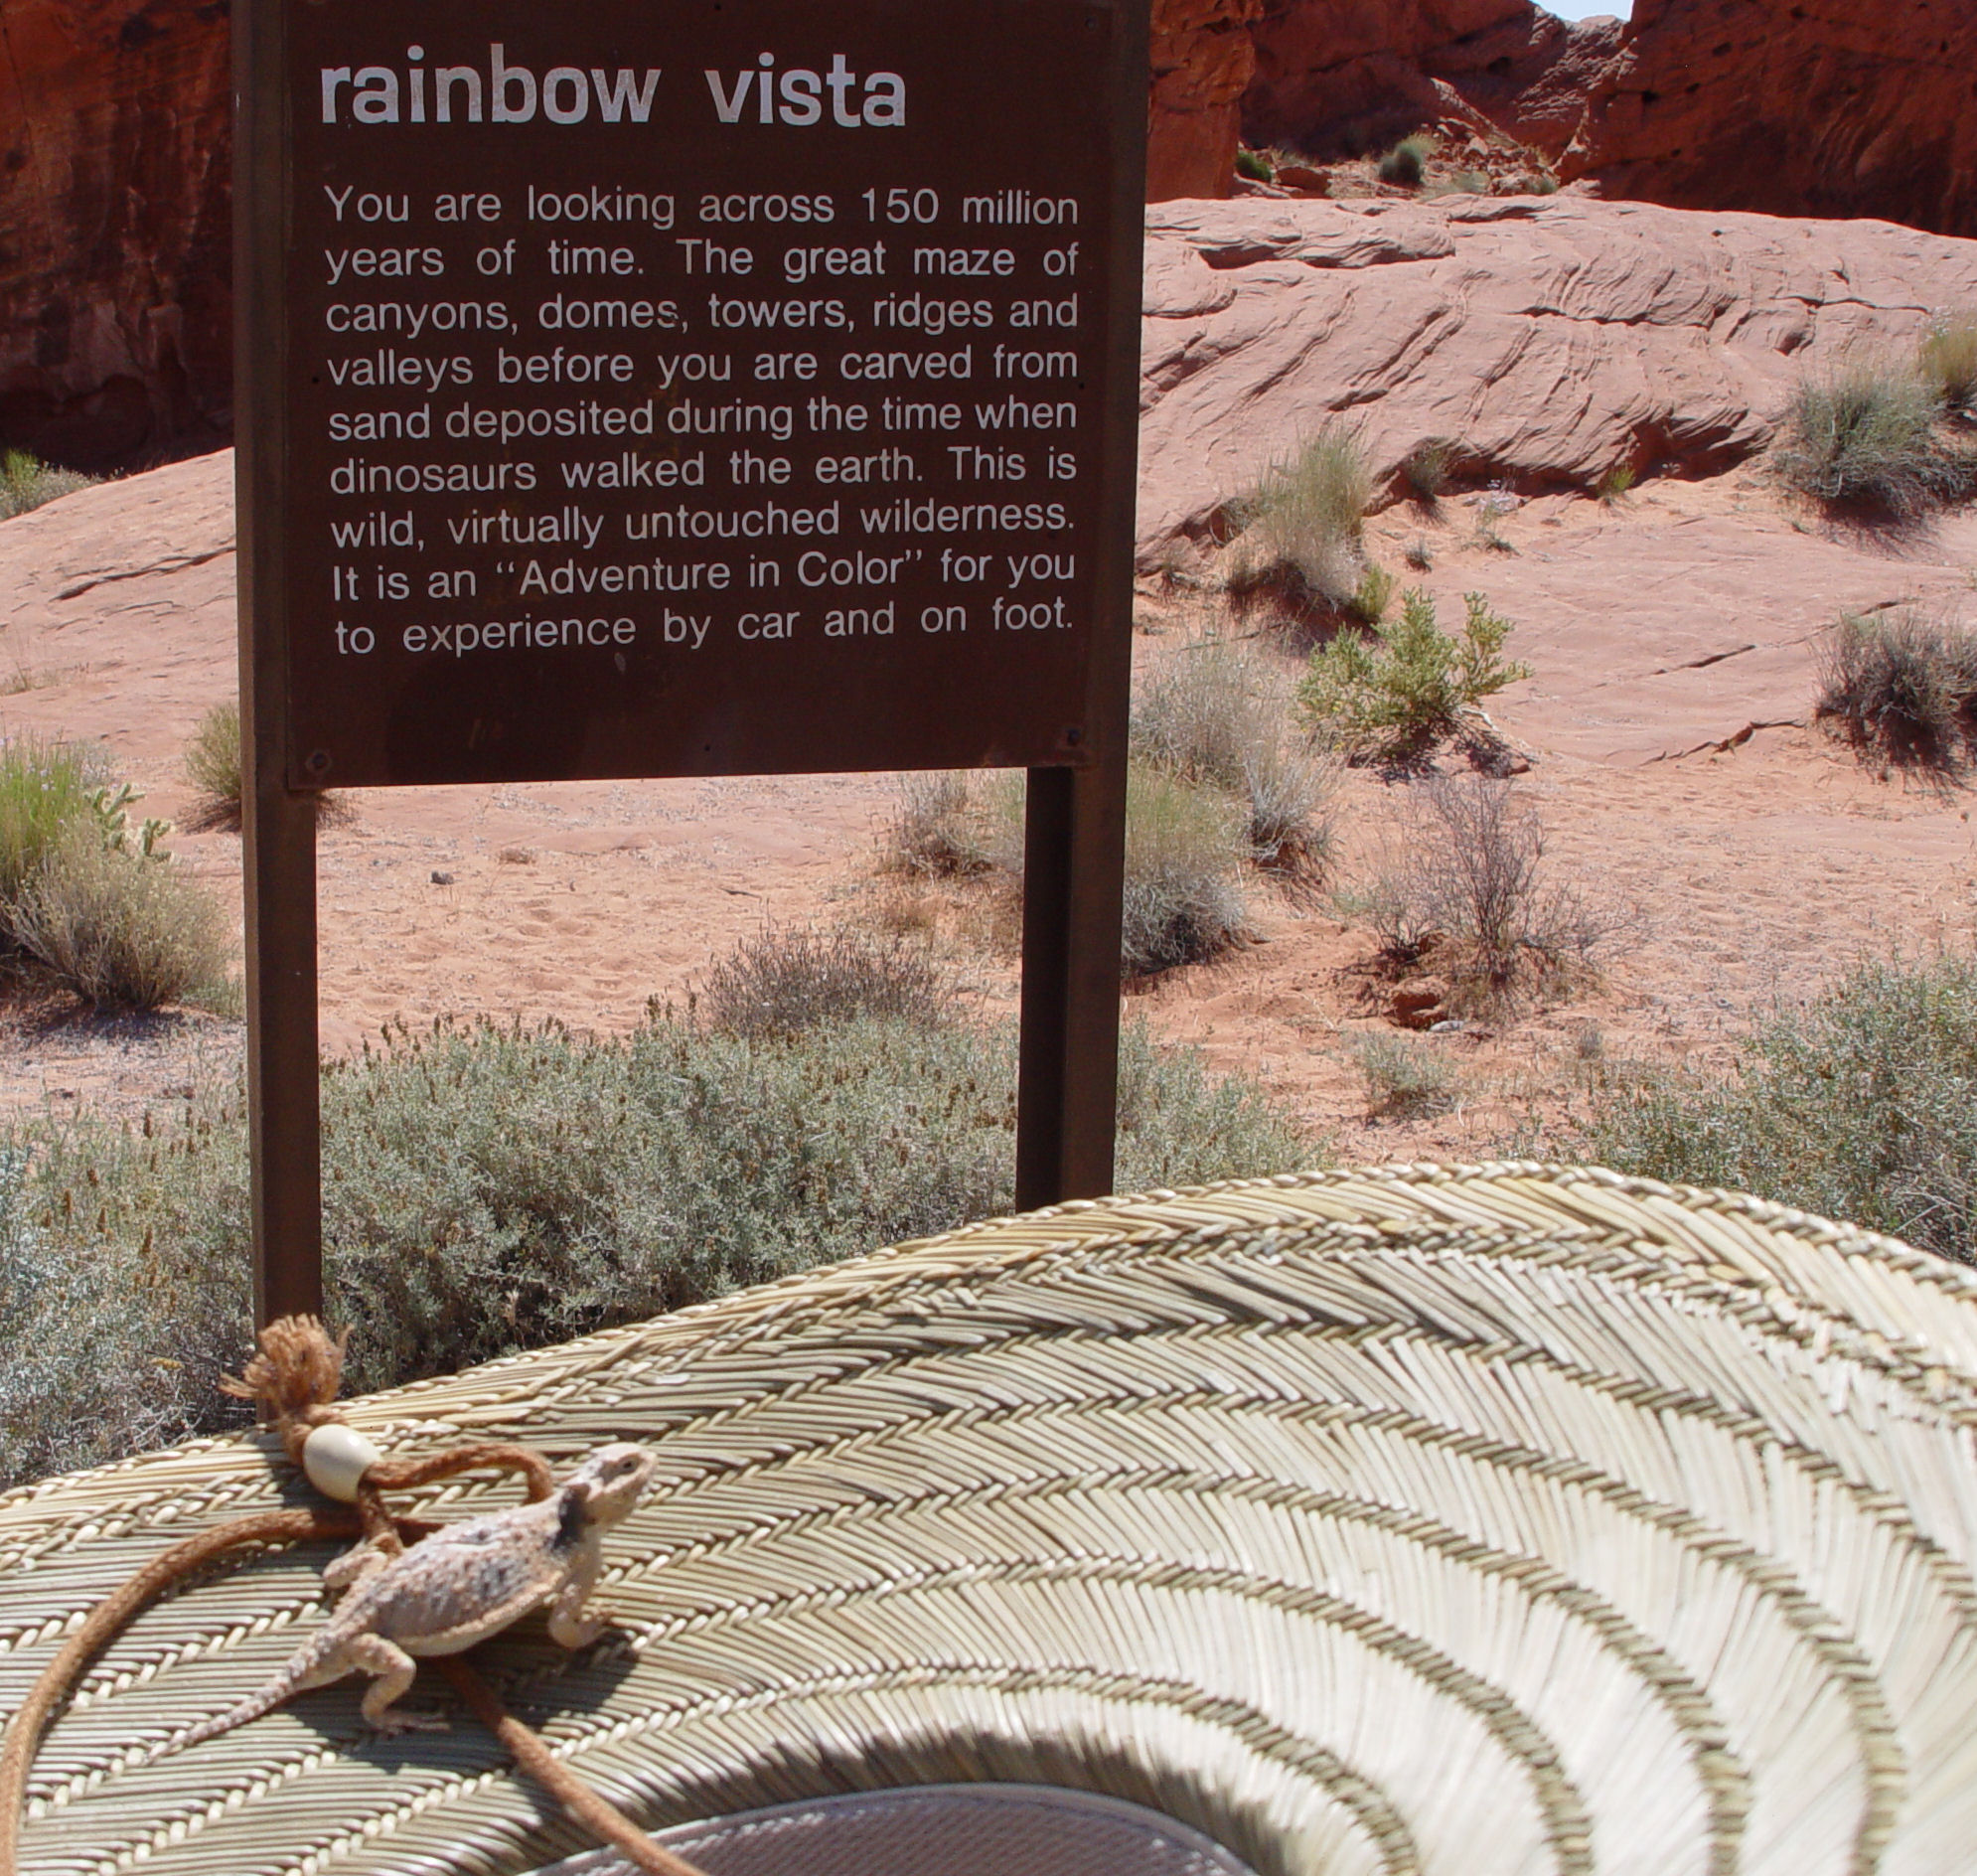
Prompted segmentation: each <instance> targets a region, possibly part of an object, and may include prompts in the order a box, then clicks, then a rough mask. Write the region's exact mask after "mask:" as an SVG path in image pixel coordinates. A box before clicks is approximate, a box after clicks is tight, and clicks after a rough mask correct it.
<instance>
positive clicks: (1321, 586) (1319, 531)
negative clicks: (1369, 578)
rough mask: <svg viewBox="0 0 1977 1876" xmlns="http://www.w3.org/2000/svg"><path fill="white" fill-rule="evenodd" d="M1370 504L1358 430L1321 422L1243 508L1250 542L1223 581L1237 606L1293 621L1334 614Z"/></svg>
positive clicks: (1349, 586)
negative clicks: (1263, 607)
mask: <svg viewBox="0 0 1977 1876" xmlns="http://www.w3.org/2000/svg"><path fill="white" fill-rule="evenodd" d="M1372 499H1373V477H1372V472H1371V471H1370V470H1369V469H1368V468H1367V466H1366V452H1365V450H1364V448H1363V447H1362V445H1361V443H1360V440H1359V434H1358V432H1357V431H1356V430H1354V429H1352V428H1351V427H1349V426H1348V425H1347V424H1345V423H1343V422H1341V421H1339V420H1338V419H1337V418H1332V419H1330V420H1328V421H1327V422H1326V423H1325V424H1323V425H1322V426H1321V427H1320V429H1319V430H1318V431H1317V433H1316V434H1315V435H1314V436H1313V437H1312V438H1311V440H1310V441H1309V442H1307V443H1306V444H1305V445H1304V447H1303V448H1302V449H1301V450H1300V451H1299V452H1298V454H1297V455H1296V457H1295V458H1294V459H1293V461H1291V462H1289V463H1286V464H1282V465H1280V466H1279V467H1277V468H1276V469H1273V470H1272V471H1271V473H1270V474H1269V475H1268V476H1266V477H1265V478H1264V481H1263V485H1262V487H1261V488H1260V489H1258V491H1257V493H1256V496H1255V498H1254V501H1253V502H1252V503H1251V504H1250V505H1249V507H1250V508H1251V509H1252V510H1253V512H1254V520H1253V522H1252V524H1251V527H1250V531H1249V532H1250V538H1249V540H1248V541H1247V542H1246V543H1245V545H1244V547H1243V549H1242V551H1241V552H1240V554H1239V555H1238V558H1237V560H1236V564H1235V567H1234V569H1233V570H1232V572H1231V573H1230V576H1229V592H1230V594H1231V596H1232V597H1233V598H1234V599H1235V600H1236V602H1237V604H1238V606H1239V607H1240V608H1243V609H1247V608H1249V607H1251V606H1253V605H1256V604H1258V603H1259V602H1266V603H1268V604H1270V605H1272V606H1274V607H1275V608H1276V609H1277V610H1278V611H1280V612H1282V613H1284V614H1285V615H1287V616H1288V617H1290V618H1292V619H1293V620H1295V621H1298V622H1309V621H1311V620H1314V619H1322V618H1326V617H1330V616H1332V615H1335V614H1336V613H1337V612H1338V611H1339V610H1340V608H1342V607H1343V606H1344V605H1345V603H1346V601H1347V600H1348V599H1350V598H1351V597H1352V594H1353V592H1354V591H1355V589H1356V588H1357V587H1358V584H1359V580H1360V575H1361V572H1362V570H1363V563H1362V560H1361V555H1360V551H1359V538H1360V533H1361V530H1362V528H1363V526H1364V523H1365V519H1366V508H1367V505H1368V503H1370V502H1371V501H1372Z"/></svg>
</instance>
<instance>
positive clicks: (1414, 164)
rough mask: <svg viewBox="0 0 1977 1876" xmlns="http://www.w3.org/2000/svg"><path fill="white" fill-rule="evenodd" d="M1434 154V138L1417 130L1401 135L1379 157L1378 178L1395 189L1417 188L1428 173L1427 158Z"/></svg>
mask: <svg viewBox="0 0 1977 1876" xmlns="http://www.w3.org/2000/svg"><path fill="white" fill-rule="evenodd" d="M1434 154H1435V139H1434V138H1433V137H1431V136H1428V135H1426V134H1425V133H1424V132H1421V131H1417V132H1416V133H1415V134H1414V135H1413V136H1411V137H1403V138H1402V139H1401V140H1400V142H1398V143H1397V144H1395V145H1394V147H1393V148H1392V149H1391V150H1389V151H1388V152H1387V153H1386V155H1385V156H1383V157H1381V159H1380V180H1381V181H1382V182H1383V183H1391V184H1392V185H1393V186H1394V187H1395V188H1397V189H1419V188H1420V187H1421V179H1422V178H1423V177H1424V176H1425V175H1426V174H1427V173H1428V160H1429V158H1430V157H1432V156H1433V155H1434Z"/></svg>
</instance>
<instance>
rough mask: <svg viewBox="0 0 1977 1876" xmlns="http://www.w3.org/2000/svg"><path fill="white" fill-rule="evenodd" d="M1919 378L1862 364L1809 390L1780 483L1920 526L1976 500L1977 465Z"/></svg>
mask: <svg viewBox="0 0 1977 1876" xmlns="http://www.w3.org/2000/svg"><path fill="white" fill-rule="evenodd" d="M1941 412H1942V405H1941V402H1940V399H1939V397H1938V394H1937V392H1936V391H1935V390H1934V389H1933V388H1932V387H1931V386H1930V385H1929V384H1927V383H1926V382H1924V380H1923V378H1922V376H1921V374H1920V373H1919V372H1916V371H1913V370H1908V369H1903V368H1901V367H1899V366H1894V365H1890V364H1887V363H1885V362H1881V361H1872V360H1869V361H1861V362H1857V363H1855V364H1853V365H1851V366H1848V367H1847V368H1846V369H1845V370H1843V371H1842V372H1841V373H1839V375H1838V376H1837V377H1834V378H1832V379H1830V380H1827V381H1825V382H1822V383H1807V384H1802V385H1800V386H1799V388H1798V390H1797V391H1796V392H1794V394H1793V396H1792V399H1791V402H1790V403H1789V404H1788V405H1787V406H1786V409H1785V415H1784V420H1783V422H1782V424H1781V425H1780V428H1779V434H1778V439H1777V442H1776V444H1775V445H1774V448H1773V457H1772V461H1773V466H1774V468H1775V471H1776V473H1777V476H1778V479H1779V480H1780V481H1781V482H1782V483H1783V484H1784V485H1785V486H1786V487H1787V488H1789V489H1792V490H1794V491H1795V492H1797V493H1798V494H1800V495H1803V496H1807V497H1810V498H1811V499H1812V500H1814V501H1817V502H1820V503H1823V504H1825V505H1826V506H1827V507H1828V508H1832V509H1836V510H1839V511H1842V512H1851V513H1854V514H1857V515H1861V516H1865V517H1879V518H1886V519H1888V520H1892V521H1895V522H1897V523H1913V522H1915V521H1918V520H1920V519H1921V517H1922V516H1924V515H1925V514H1927V513H1928V512H1929V510H1931V509H1933V508H1939V507H1941V506H1943V505H1945V504H1947V503H1950V502H1955V501H1958V500H1960V499H1961V498H1962V497H1964V496H1965V495H1967V494H1968V493H1969V491H1970V487H1971V482H1972V465H1971V462H1970V460H1969V458H1968V457H1967V456H1966V454H1965V453H1964V452H1963V451H1962V450H1960V449H1957V448H1955V447H1954V446H1952V445H1950V444H1949V443H1946V442H1945V441H1944V439H1943V437H1942V436H1941V434H1940V433H1939V431H1938V428H1937V420H1938V418H1939V417H1940V415H1941Z"/></svg>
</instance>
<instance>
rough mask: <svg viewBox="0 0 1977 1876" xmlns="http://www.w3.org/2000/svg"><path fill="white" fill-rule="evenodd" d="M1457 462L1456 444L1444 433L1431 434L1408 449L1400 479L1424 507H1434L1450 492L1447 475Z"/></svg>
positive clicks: (1410, 493)
mask: <svg viewBox="0 0 1977 1876" xmlns="http://www.w3.org/2000/svg"><path fill="white" fill-rule="evenodd" d="M1454 464H1455V445H1454V444H1453V443H1452V442H1450V441H1449V440H1448V438H1447V437H1445V436H1431V437H1430V438H1429V439H1428V440H1427V441H1426V442H1423V443H1417V444H1416V445H1415V446H1414V448H1413V449H1411V450H1409V451H1408V454H1407V457H1406V460H1405V461H1403V462H1402V464H1401V481H1402V483H1403V484H1405V486H1406V488H1407V491H1408V493H1409V495H1411V496H1412V497H1413V498H1414V499H1415V501H1417V502H1419V503H1420V504H1421V506H1422V507H1423V508H1427V509H1433V508H1435V507H1436V506H1437V505H1438V504H1439V503H1440V502H1441V500H1442V498H1443V497H1444V496H1445V495H1446V494H1447V493H1448V476H1449V472H1450V470H1452V469H1453V467H1454Z"/></svg>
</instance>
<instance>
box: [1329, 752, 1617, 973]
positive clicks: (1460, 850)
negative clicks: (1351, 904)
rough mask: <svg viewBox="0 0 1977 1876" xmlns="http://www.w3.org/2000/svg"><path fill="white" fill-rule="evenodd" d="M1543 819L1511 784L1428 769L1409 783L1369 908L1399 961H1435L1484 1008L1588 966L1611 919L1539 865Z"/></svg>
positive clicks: (1402, 965)
mask: <svg viewBox="0 0 1977 1876" xmlns="http://www.w3.org/2000/svg"><path fill="white" fill-rule="evenodd" d="M1544 855H1545V832H1544V825H1543V823H1542V822H1541V821H1540V820H1539V819H1538V817H1537V815H1536V814H1534V813H1533V812H1532V811H1531V810H1530V809H1529V808H1528V807H1526V806H1525V804H1524V803H1523V802H1522V801H1520V800H1519V799H1518V797H1517V794H1516V792H1515V790H1514V789H1513V787H1512V785H1511V784H1510V783H1508V782H1503V781H1495V780H1491V779H1489V778H1487V777H1484V776H1480V775H1468V776H1446V775H1437V776H1431V777H1430V778H1428V779H1427V780H1426V781H1423V782H1419V783H1416V784H1415V785H1414V786H1412V787H1410V788H1409V789H1408V791H1407V801H1406V805H1405V807H1404V808H1403V810H1402V813H1401V817H1400V825H1399V829H1398V836H1397V839H1396V840H1395V842H1394V843H1393V844H1392V846H1391V847H1390V849H1389V851H1388V854H1387V856H1386V859H1385V861H1384V863H1383V865H1382V867H1381V870H1380V872H1379V875H1378V877H1377V878H1376V880H1375V882H1374V885H1373V888H1372V890H1371V892H1370V893H1369V894H1368V895H1367V897H1368V904H1369V909H1370V910H1371V911H1372V913H1373V916H1374V920H1375V923H1376V925H1377V926H1378V928H1379V931H1380V934H1381V938H1382V942H1383V946H1384V950H1385V952H1386V955H1387V957H1388V960H1389V962H1390V963H1391V965H1392V966H1393V968H1395V969H1396V970H1400V971H1410V972H1412V971H1420V970H1432V971H1433V972H1435V973H1436V974H1437V975H1439V976H1441V977H1443V978H1445V980H1446V981H1447V983H1448V985H1449V1002H1450V1006H1451V1007H1452V1008H1457V1009H1462V1010H1468V1011H1479V1012H1487V1011H1492V1010H1497V1009H1500V1008H1502V1007H1503V1006H1505V1005H1506V1004H1509V1003H1513V1002H1515V1001H1516V999H1517V998H1518V997H1519V996H1520V995H1521V994H1522V993H1524V992H1526V991H1541V990H1544V989H1548V988H1559V987H1563V986H1565V985H1569V984H1571V983H1573V982H1575V981H1577V980H1581V979H1584V978H1585V977H1587V976H1589V975H1590V974H1591V969H1592V962H1593V958H1594V956H1595V954H1596V953H1597V950H1598V948H1599V947H1600V946H1601V945H1602V944H1603V943H1605V942H1606V940H1608V939H1609V938H1611V937H1612V936H1613V935H1614V933H1615V932H1616V930H1617V929H1618V927H1619V922H1620V921H1618V920H1617V919H1614V918H1612V917H1609V916H1606V915H1603V914H1600V913H1597V912H1596V911H1594V910H1593V909H1592V908H1590V907H1588V906H1587V905H1586V904H1585V903H1584V901H1583V900H1582V899H1581V898H1580V897H1579V895H1578V893H1577V892H1575V891H1574V890H1573V889H1572V887H1570V886H1569V885H1564V884H1561V883H1559V882H1558V881H1557V880H1555V879H1553V878H1552V877H1551V876H1550V875H1549V872H1548V870H1547V868H1546V867H1545V864H1544Z"/></svg>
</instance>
